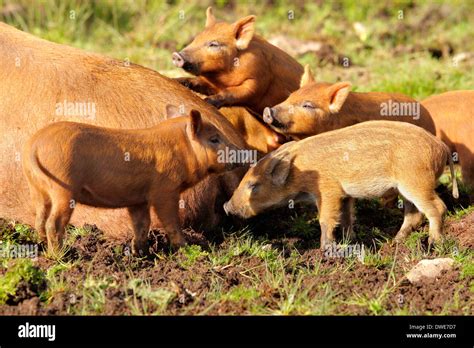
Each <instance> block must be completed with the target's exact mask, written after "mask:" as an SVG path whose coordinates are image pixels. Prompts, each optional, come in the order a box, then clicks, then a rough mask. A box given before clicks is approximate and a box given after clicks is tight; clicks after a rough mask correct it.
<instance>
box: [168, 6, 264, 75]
mask: <svg viewBox="0 0 474 348" xmlns="http://www.w3.org/2000/svg"><path fill="white" fill-rule="evenodd" d="M206 16H207V18H206V27H205V29H204V31H203V32H201V33H200V34H198V35H197V36H196V37H195V38H194V40H193V41H192V42H191V43H190V44H189V45H188V46H186V47H185V48H184V49H183V50H182V51H180V52H175V53H173V55H172V59H173V63H174V65H176V66H177V67H179V68H183V69H184V70H185V71H187V72H189V73H191V74H193V75H206V74H214V73H218V72H219V71H226V70H230V69H231V68H232V67H233V65H234V59H235V58H236V57H237V55H238V53H239V51H242V50H245V49H246V48H247V47H248V45H249V43H250V41H251V40H252V38H253V34H254V31H255V28H254V26H255V16H247V17H244V18H242V19H240V20H238V21H237V22H235V23H232V24H230V23H226V22H221V21H216V18H215V17H214V14H213V13H212V8H211V7H209V8H208V9H207V11H206Z"/></svg>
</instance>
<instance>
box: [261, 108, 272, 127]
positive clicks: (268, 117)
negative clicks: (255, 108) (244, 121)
mask: <svg viewBox="0 0 474 348" xmlns="http://www.w3.org/2000/svg"><path fill="white" fill-rule="evenodd" d="M263 121H264V122H265V123H268V124H272V122H273V109H272V108H268V107H266V108H265V109H263Z"/></svg>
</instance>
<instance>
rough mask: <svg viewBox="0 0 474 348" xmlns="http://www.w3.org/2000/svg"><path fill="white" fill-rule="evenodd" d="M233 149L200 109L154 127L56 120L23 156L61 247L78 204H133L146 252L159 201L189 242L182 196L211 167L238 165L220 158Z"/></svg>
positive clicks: (40, 213) (177, 237) (163, 215)
mask: <svg viewBox="0 0 474 348" xmlns="http://www.w3.org/2000/svg"><path fill="white" fill-rule="evenodd" d="M169 107H170V106H169ZM229 148H230V149H233V150H239V149H238V148H237V147H236V146H235V145H233V144H232V143H231V142H230V141H229V140H228V139H227V138H226V137H225V136H224V135H223V134H222V132H220V131H218V130H217V128H215V127H214V126H213V125H212V124H210V123H209V122H207V121H203V120H202V119H201V114H200V113H199V111H196V110H191V112H190V114H189V117H177V118H173V119H169V120H166V121H164V122H162V123H159V124H158V125H156V126H154V127H151V128H147V129H135V130H123V129H108V128H102V127H97V126H93V125H87V124H81V123H74V122H58V123H53V124H51V125H49V126H47V127H45V128H43V129H41V130H39V131H38V132H37V133H36V134H34V135H33V136H32V137H31V138H30V140H29V141H28V142H27V144H26V145H25V147H24V153H23V156H22V159H23V169H24V174H25V176H26V178H27V181H28V186H29V189H30V193H31V198H32V201H33V203H34V207H35V209H36V222H35V228H36V230H37V231H38V233H39V235H40V238H41V239H42V240H43V241H46V240H47V243H48V249H50V248H51V249H52V250H53V252H54V251H55V250H57V249H58V248H59V247H61V245H62V241H63V238H64V228H65V226H66V224H67V223H68V222H69V220H70V218H71V215H72V213H73V211H74V206H75V204H76V203H82V204H85V205H91V206H95V207H103V208H124V207H126V208H128V212H129V214H130V217H131V220H132V223H133V229H134V234H135V235H134V239H133V245H132V249H133V252H134V253H135V254H137V253H139V254H140V253H146V251H147V234H148V230H149V227H150V208H151V207H152V208H153V209H154V210H155V212H156V214H157V216H158V217H159V219H160V221H161V222H162V224H163V227H164V229H165V231H166V233H167V235H168V237H169V240H170V243H171V245H172V246H173V247H179V246H181V245H184V244H185V238H184V236H183V234H182V232H181V230H180V224H179V217H178V205H179V194H180V193H181V192H183V191H184V190H186V189H187V188H189V187H191V186H193V185H195V184H196V183H197V182H199V181H200V180H202V179H203V178H205V177H206V176H207V175H208V174H209V173H218V172H223V171H226V170H230V169H232V168H234V167H235V166H236V163H224V162H220V161H219V160H218V153H219V152H220V151H226V149H229Z"/></svg>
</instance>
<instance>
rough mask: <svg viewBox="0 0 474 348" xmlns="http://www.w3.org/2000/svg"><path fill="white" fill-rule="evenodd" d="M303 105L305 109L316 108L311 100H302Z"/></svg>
mask: <svg viewBox="0 0 474 348" xmlns="http://www.w3.org/2000/svg"><path fill="white" fill-rule="evenodd" d="M303 107H304V108H305V109H311V110H312V109H316V107H315V106H314V105H313V103H311V102H304V103H303Z"/></svg>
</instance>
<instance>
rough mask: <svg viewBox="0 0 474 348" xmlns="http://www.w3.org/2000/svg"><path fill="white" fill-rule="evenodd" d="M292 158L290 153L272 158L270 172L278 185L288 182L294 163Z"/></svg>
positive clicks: (273, 180)
mask: <svg viewBox="0 0 474 348" xmlns="http://www.w3.org/2000/svg"><path fill="white" fill-rule="evenodd" d="M292 162H293V161H292V158H291V157H290V154H288V153H287V154H285V155H283V156H278V157H275V158H272V160H271V162H270V165H269V167H268V174H269V175H270V177H271V180H272V182H273V183H274V184H275V185H277V186H282V185H284V184H285V183H286V181H287V179H288V175H290V169H291V165H292Z"/></svg>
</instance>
